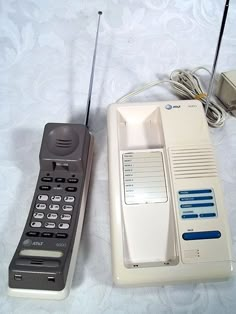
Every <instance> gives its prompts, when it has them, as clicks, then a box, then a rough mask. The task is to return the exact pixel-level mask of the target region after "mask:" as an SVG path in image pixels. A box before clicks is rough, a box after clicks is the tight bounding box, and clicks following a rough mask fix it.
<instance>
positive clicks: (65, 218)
mask: <svg viewBox="0 0 236 314" xmlns="http://www.w3.org/2000/svg"><path fill="white" fill-rule="evenodd" d="M70 219H71V215H69V214H62V215H61V220H70Z"/></svg>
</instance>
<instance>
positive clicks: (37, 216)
mask: <svg viewBox="0 0 236 314" xmlns="http://www.w3.org/2000/svg"><path fill="white" fill-rule="evenodd" d="M33 217H34V218H35V219H43V218H44V213H34V214H33ZM57 217H58V215H57V214H54V213H53V214H47V218H48V219H57ZM60 219H61V220H70V219H71V215H69V214H62V215H61V216H60Z"/></svg>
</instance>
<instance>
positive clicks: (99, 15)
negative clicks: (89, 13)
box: [84, 11, 102, 127]
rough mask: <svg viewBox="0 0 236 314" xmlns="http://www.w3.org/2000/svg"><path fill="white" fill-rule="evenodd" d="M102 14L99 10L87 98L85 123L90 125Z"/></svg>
mask: <svg viewBox="0 0 236 314" xmlns="http://www.w3.org/2000/svg"><path fill="white" fill-rule="evenodd" d="M101 15H102V11H98V24H97V33H96V39H95V46H94V52H93V62H92V70H91V75H90V82H89V90H88V99H87V109H86V115H85V121H84V124H85V125H86V126H87V127H88V119H89V111H90V103H91V96H92V90H93V77H94V69H95V62H96V53H97V43H98V33H99V26H100V17H101Z"/></svg>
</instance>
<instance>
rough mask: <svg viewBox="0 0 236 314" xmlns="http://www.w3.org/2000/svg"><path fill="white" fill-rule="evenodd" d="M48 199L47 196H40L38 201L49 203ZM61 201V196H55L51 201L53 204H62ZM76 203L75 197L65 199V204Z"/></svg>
mask: <svg viewBox="0 0 236 314" xmlns="http://www.w3.org/2000/svg"><path fill="white" fill-rule="evenodd" d="M48 198H49V197H48V195H46V194H40V195H39V196H38V200H39V201H42V202H46V201H48ZM61 200H62V197H61V196H60V195H53V196H51V201H52V202H60V201H61ZM74 201H75V198H74V196H65V197H64V202H66V203H74Z"/></svg>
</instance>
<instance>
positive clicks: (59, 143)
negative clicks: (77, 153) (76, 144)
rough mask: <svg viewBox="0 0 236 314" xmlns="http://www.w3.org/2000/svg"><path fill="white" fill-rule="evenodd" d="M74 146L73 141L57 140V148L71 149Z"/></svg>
mask: <svg viewBox="0 0 236 314" xmlns="http://www.w3.org/2000/svg"><path fill="white" fill-rule="evenodd" d="M71 146H72V140H62V139H58V138H57V139H56V147H60V148H70V147H71Z"/></svg>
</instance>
